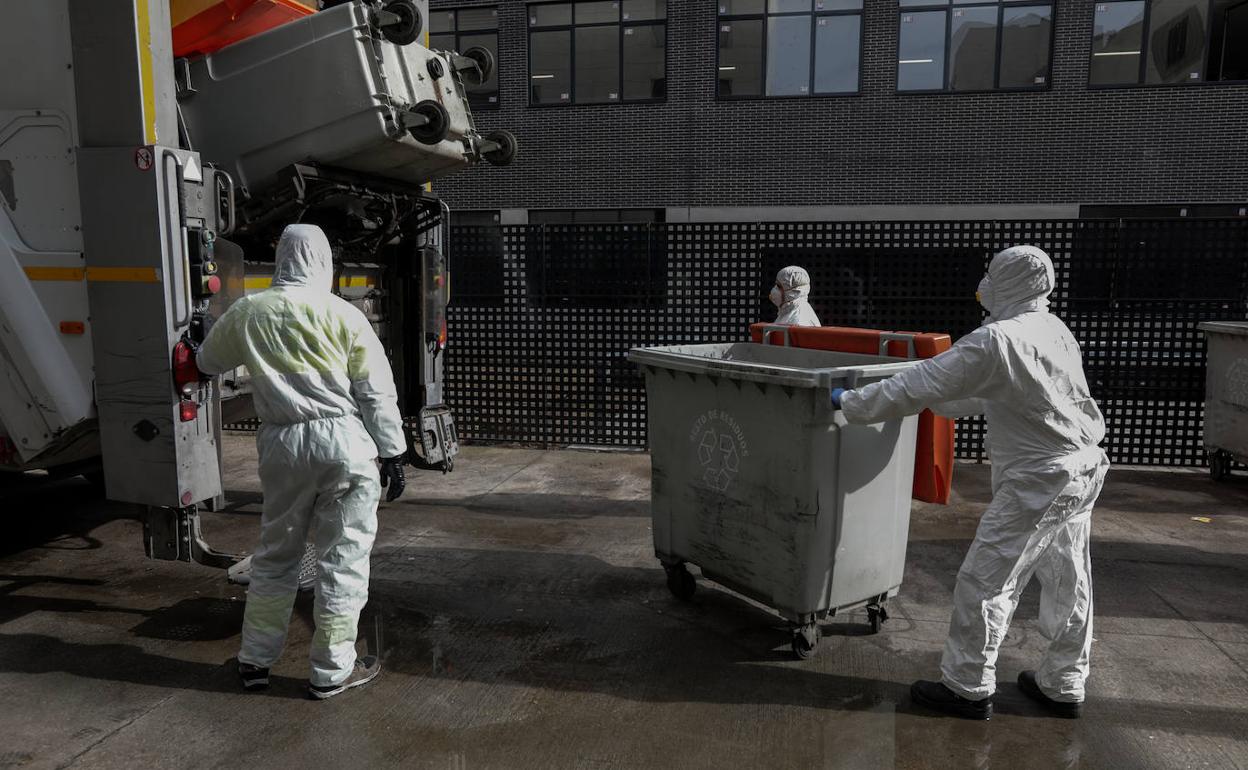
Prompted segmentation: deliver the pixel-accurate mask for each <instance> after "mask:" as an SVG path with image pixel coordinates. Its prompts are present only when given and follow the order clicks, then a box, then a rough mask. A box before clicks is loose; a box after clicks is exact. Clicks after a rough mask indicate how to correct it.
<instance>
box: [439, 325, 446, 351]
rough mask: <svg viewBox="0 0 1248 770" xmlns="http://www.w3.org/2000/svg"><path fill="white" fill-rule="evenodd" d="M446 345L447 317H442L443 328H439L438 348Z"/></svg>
mask: <svg viewBox="0 0 1248 770" xmlns="http://www.w3.org/2000/svg"><path fill="white" fill-rule="evenodd" d="M445 347H446V318H443V319H442V324H441V329H439V330H438V348H439V349H443V348H445Z"/></svg>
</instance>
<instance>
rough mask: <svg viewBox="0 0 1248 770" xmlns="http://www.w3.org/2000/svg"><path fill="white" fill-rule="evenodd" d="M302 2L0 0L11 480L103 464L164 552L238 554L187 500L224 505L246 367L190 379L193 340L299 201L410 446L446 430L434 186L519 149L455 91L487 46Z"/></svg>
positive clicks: (2, 398) (1, 431) (481, 68)
mask: <svg viewBox="0 0 1248 770" xmlns="http://www.w3.org/2000/svg"><path fill="white" fill-rule="evenodd" d="M171 2H172V6H171ZM313 3H314V0H309V2H308V3H301V2H300V3H297V2H295V1H294V0H281V1H280V2H278V0H39V2H21V1H19V0H0V68H2V71H4V72H5V73H7V74H6V77H5V78H3V80H0V481H2V480H3V478H4V475H3V474H11V473H20V472H26V471H31V470H36V469H41V470H45V471H47V472H49V473H51V474H81V475H86V476H88V477H89V478H93V479H94V480H96V481H97V483H98V484H100V485H101V486H102V488H103V490H104V494H105V495H106V496H107V497H108V498H109V499H111V500H115V501H120V502H123V503H129V504H133V505H135V506H140V507H141V509H142V512H143V520H144V545H145V551H146V553H147V555H148V556H150V557H153V558H158V559H173V560H182V561H194V562H199V563H202V564H208V565H213V566H218V567H230V566H231V565H235V564H236V563H237V562H238V561H239V557H238V556H237V555H233V554H226V553H221V552H218V551H216V550H214V549H212V548H211V547H210V546H209V545H208V543H207V542H206V541H205V539H204V537H203V534H202V532H201V528H200V518H199V514H200V511H202V510H204V509H208V508H211V507H212V506H214V505H220V504H221V502H222V495H223V488H224V487H223V482H222V478H221V467H222V464H221V432H222V425H223V423H231V422H238V421H241V420H246V419H248V418H250V417H253V416H254V413H253V412H251V411H250V395H249V394H250V390H249V385H248V376H247V373H246V371H244V370H238V371H235V372H232V373H229V374H227V375H225V376H223V377H219V378H214V379H211V380H208V381H201V380H200V379H199V378H198V376H197V372H196V371H195V368H194V366H193V363H194V361H193V347H194V344H195V343H196V342H197V341H199V340H202V339H203V337H204V336H205V335H206V334H207V332H208V330H209V329H210V328H211V326H212V323H213V321H214V320H215V319H216V318H219V317H220V316H221V314H222V313H223V312H225V310H226V309H227V308H228V307H229V306H230V304H231V303H232V302H234V301H235V300H237V299H238V298H239V297H241V296H243V295H244V294H245V293H246V292H247V291H249V290H250V291H254V290H259V289H262V288H264V287H266V286H267V285H268V282H269V280H270V279H271V276H272V261H273V250H274V247H275V245H276V241H277V238H278V237H279V235H280V233H281V231H282V229H283V228H284V227H285V226H286V225H288V224H291V223H294V222H303V223H314V224H317V225H319V226H321V227H322V228H323V229H324V230H325V232H326V234H327V235H328V236H329V238H330V241H331V244H332V245H333V248H334V257H335V271H336V275H335V280H336V283H337V288H336V291H338V292H339V293H340V294H342V296H344V297H345V298H347V299H348V300H349V301H352V302H353V303H355V304H357V305H358V306H359V307H360V308H361V309H362V310H363V311H364V312H365V314H366V315H367V316H368V318H369V319H370V320H371V321H372V322H373V324H374V326H375V328H376V329H377V331H378V334H379V336H380V337H381V338H382V341H383V343H384V344H385V346H386V349H387V352H388V354H389V355H390V357H391V359H392V363H393V366H394V370H395V375H396V381H397V383H398V386H399V397H400V406H401V408H402V409H403V413H404V415H405V418H406V419H407V422H408V429H409V430H408V432H409V444H410V450H411V457H412V458H413V461H414V462H415V463H417V464H419V465H421V466H423V467H427V468H431V469H439V470H442V471H444V472H445V471H448V470H450V469H451V467H452V464H453V461H454V457H455V454H456V452H457V451H458V441H457V438H456V433H455V427H454V420H453V417H452V415H451V412H450V410H449V409H448V408H447V407H446V406H445V404H444V401H443V396H442V368H441V367H442V353H443V350H444V349H445V346H446V344H447V329H446V304H447V301H448V296H449V263H448V259H449V254H448V252H449V243H448V238H447V237H446V236H447V227H446V225H447V219H448V210H447V207H446V206H445V205H444V204H443V203H442V202H441V201H440V200H439V199H438V198H437V197H435V195H434V194H433V193H432V192H431V188H430V186H429V183H430V182H431V181H433V180H435V179H437V178H439V177H442V176H445V175H447V174H451V173H455V172H457V171H459V170H461V169H464V168H467V167H469V166H471V165H473V164H476V163H481V162H485V163H491V164H495V165H506V164H507V163H509V162H510V161H511V159H512V158H513V157H514V156H515V153H516V143H515V139H514V137H513V136H512V135H511V134H509V133H507V132H505V131H498V132H493V133H490V134H482V133H481V132H479V131H478V130H477V128H476V126H475V124H474V121H473V118H472V113H471V110H470V109H469V106H468V100H467V96H466V89H467V88H470V87H471V86H472V85H473V84H474V83H480V82H483V81H484V80H485V79H486V78H487V77H488V76H489V72H490V70H491V68H492V67H493V59H492V56H491V54H490V53H489V52H488V51H486V50H484V49H476V50H470V51H465V52H463V53H462V54H461V53H460V52H456V51H432V50H429V49H428V48H426V47H425V46H424V45H423V41H424V40H426V39H427V36H426V35H425V34H424V26H425V25H424V20H425V19H426V18H427V7H425V4H424V3H417V2H415V1H414V0H388V1H386V0H351V1H350V2H341V1H339V2H326V3H323V5H324V6H326V7H324V8H320V9H318V8H315V7H313ZM188 6H192V7H190V8H189V10H188ZM218 6H225V7H224V9H223V8H221V7H218ZM267 6H281V7H280V8H273V7H267ZM274 11H276V12H274ZM230 25H236V26H237V25H242V26H241V27H239V28H232V27H230ZM175 29H176V34H177V35H180V36H181V39H179V41H178V46H177V48H178V50H179V53H180V54H182V55H179V56H177V57H175V55H174V50H175V44H174V38H175ZM188 30H189V32H188ZM18 73H20V75H19V74H18Z"/></svg>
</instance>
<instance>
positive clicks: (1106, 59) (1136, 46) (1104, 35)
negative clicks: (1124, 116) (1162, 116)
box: [1088, 0, 1248, 86]
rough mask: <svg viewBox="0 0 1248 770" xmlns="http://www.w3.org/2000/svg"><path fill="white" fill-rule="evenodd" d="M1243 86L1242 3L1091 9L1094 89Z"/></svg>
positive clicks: (1247, 61) (1144, 2) (1169, 0)
mask: <svg viewBox="0 0 1248 770" xmlns="http://www.w3.org/2000/svg"><path fill="white" fill-rule="evenodd" d="M1239 80H1248V2H1244V0H1126V1H1125V2H1124V1H1122V0H1119V1H1118V2H1109V3H1097V4H1096V9H1095V13H1094V15H1093V22H1092V62H1091V64H1090V65H1089V68H1088V82H1089V83H1090V84H1092V85H1094V86H1122V85H1139V84H1141V83H1145V84H1148V85H1179V84H1183V83H1209V82H1217V81H1239Z"/></svg>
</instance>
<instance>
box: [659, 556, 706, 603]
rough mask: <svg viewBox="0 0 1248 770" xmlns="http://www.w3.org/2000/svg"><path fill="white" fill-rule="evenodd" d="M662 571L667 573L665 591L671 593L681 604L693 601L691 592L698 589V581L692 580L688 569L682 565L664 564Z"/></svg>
mask: <svg viewBox="0 0 1248 770" xmlns="http://www.w3.org/2000/svg"><path fill="white" fill-rule="evenodd" d="M663 569H664V570H666V571H667V590H669V591H671V592H672V596H675V597H676V598H677V599H680V600H681V601H682V602H687V601H690V600H691V599H693V592H694V591H696V590H697V589H698V581H696V580H694V578H693V575H691V574H690V573H689V569H688V568H687V567H685V565H683V564H677V565H674V566H672V565H668V564H664V565H663Z"/></svg>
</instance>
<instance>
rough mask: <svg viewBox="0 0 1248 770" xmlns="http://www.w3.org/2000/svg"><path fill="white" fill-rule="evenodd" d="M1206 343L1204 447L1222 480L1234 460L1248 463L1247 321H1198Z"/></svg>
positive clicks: (1213, 472)
mask: <svg viewBox="0 0 1248 770" xmlns="http://www.w3.org/2000/svg"><path fill="white" fill-rule="evenodd" d="M1197 328H1199V329H1200V330H1201V331H1202V332H1204V333H1205V337H1206V338H1207V340H1208V343H1209V346H1208V347H1209V354H1208V361H1207V365H1206V368H1205V451H1207V452H1208V453H1209V473H1210V474H1211V475H1212V476H1213V478H1214V480H1216V481H1221V480H1222V479H1224V478H1226V477H1227V476H1228V475H1230V473H1231V466H1232V465H1233V464H1234V462H1235V461H1238V462H1240V463H1244V464H1248V323H1245V322H1242V321H1215V322H1208V323H1202V324H1200V326H1199V327H1197Z"/></svg>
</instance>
